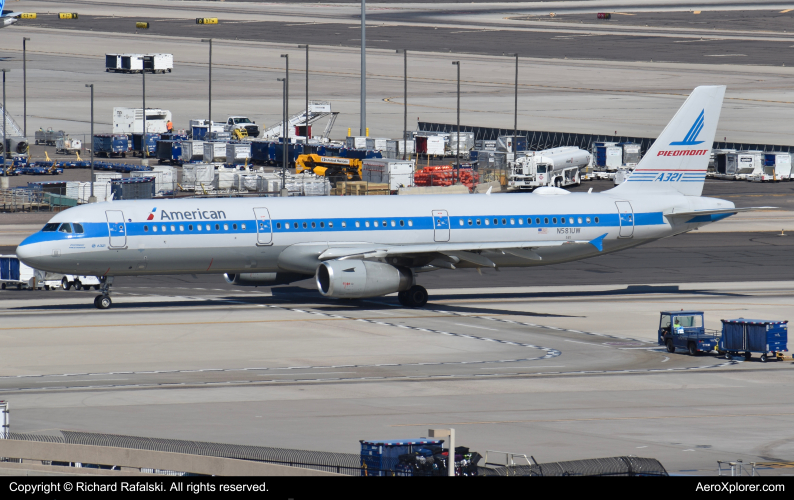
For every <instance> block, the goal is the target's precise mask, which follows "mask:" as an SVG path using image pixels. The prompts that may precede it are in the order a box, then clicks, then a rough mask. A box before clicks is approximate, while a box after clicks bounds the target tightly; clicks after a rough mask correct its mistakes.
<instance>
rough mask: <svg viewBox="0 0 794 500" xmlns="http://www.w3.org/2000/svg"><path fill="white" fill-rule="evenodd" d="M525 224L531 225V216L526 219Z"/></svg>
mask: <svg viewBox="0 0 794 500" xmlns="http://www.w3.org/2000/svg"><path fill="white" fill-rule="evenodd" d="M527 224H528V225H530V226H531V225H532V217H530V218H528V219H527Z"/></svg>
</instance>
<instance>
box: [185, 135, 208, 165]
mask: <svg viewBox="0 0 794 500" xmlns="http://www.w3.org/2000/svg"><path fill="white" fill-rule="evenodd" d="M203 159H204V141H197V140H195V139H194V140H190V141H182V157H181V158H180V160H181V161H182V162H183V163H190V162H191V161H201V160H203Z"/></svg>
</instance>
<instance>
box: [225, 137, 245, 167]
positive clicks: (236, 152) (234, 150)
mask: <svg viewBox="0 0 794 500" xmlns="http://www.w3.org/2000/svg"><path fill="white" fill-rule="evenodd" d="M250 159H251V144H250V143H248V142H230V143H228V144H226V163H232V164H239V163H245V162H246V161H247V160H250Z"/></svg>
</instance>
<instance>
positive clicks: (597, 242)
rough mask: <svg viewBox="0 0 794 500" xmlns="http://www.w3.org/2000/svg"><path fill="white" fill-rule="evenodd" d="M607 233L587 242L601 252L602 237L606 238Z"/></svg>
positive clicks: (602, 246)
mask: <svg viewBox="0 0 794 500" xmlns="http://www.w3.org/2000/svg"><path fill="white" fill-rule="evenodd" d="M608 234H609V233H604V234H602V235H601V236H599V237H598V238H595V239H593V240H590V241H589V242H588V243H590V244H591V245H593V246H594V247H596V248H597V249H598V251H599V252H603V251H604V238H606V236H607V235H608Z"/></svg>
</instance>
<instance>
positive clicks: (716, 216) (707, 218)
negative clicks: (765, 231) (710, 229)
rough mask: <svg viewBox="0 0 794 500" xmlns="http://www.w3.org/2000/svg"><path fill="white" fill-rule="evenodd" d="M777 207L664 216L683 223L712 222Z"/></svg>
mask: <svg viewBox="0 0 794 500" xmlns="http://www.w3.org/2000/svg"><path fill="white" fill-rule="evenodd" d="M775 208H777V207H743V208H720V209H714V210H694V211H690V212H672V213H669V214H664V216H665V217H667V218H668V219H670V218H673V219H679V218H680V219H687V218H688V220H686V221H685V222H714V221H718V220H720V219H724V218H725V217H721V216H727V215H733V214H737V213H739V212H753V211H757V210H774V209H775Z"/></svg>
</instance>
